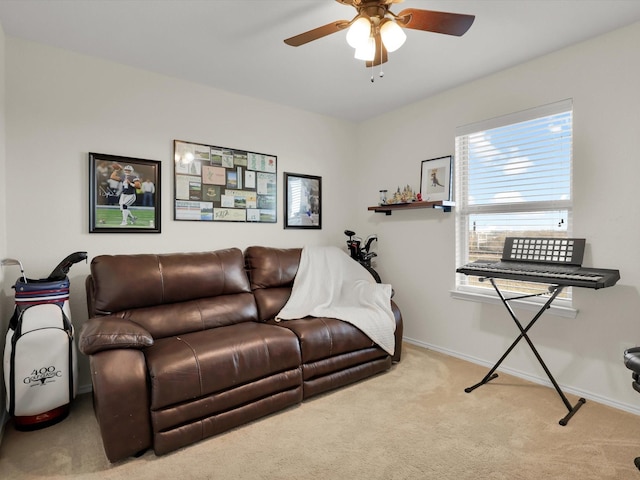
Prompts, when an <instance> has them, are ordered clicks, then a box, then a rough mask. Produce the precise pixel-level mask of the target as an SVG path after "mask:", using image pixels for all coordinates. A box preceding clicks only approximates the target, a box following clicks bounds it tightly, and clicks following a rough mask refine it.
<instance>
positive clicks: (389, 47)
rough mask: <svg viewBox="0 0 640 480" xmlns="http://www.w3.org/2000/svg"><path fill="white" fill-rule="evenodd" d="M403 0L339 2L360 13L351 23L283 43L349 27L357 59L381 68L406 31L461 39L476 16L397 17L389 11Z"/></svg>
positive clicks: (417, 13)
mask: <svg viewBox="0 0 640 480" xmlns="http://www.w3.org/2000/svg"><path fill="white" fill-rule="evenodd" d="M402 1H404V0H336V2H338V3H341V4H343V5H349V6H351V7H354V8H355V9H356V10H357V12H358V13H357V14H356V16H355V17H354V18H353V19H351V20H337V21H335V22H331V23H329V24H327V25H324V26H322V27H318V28H314V29H313V30H309V31H308V32H304V33H301V34H299V35H296V36H294V37H291V38H287V39H286V40H285V41H284V43H286V44H287V45H291V46H292V47H299V46H300V45H304V44H305V43H309V42H311V41H313V40H318V39H319V38H322V37H326V36H327V35H331V34H332V33H336V32H338V31H340V30H344V29H346V28H348V29H349V30H348V32H347V42H348V43H349V45H351V46H352V47H354V48H355V49H356V52H355V57H356V58H358V59H360V60H365V61H366V66H367V67H371V66H375V65H380V64H382V63H384V62H386V61H387V60H388V55H387V53H388V52H393V51H395V50H397V49H398V48H400V47H401V46H402V44H403V43H404V41H405V39H406V34H405V33H404V32H403V31H402V29H403V28H410V29H413V30H423V31H425V32H434V33H444V34H447V35H455V36H458V37H459V36H462V35H464V34H465V33H466V31H467V30H469V27H471V24H472V23H473V21H474V19H475V16H474V15H465V14H460V13H448V12H436V11H432V10H420V9H417V8H407V9H405V10H402V11H401V12H400V13H398V14H397V15H396V14H395V13H393V12H392V11H391V10H390V7H391V5H392V4H394V3H401V2H402Z"/></svg>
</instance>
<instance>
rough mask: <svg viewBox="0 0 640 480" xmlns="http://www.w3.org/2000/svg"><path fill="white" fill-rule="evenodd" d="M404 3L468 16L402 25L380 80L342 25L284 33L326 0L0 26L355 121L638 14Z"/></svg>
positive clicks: (75, 3)
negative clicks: (296, 43)
mask: <svg viewBox="0 0 640 480" xmlns="http://www.w3.org/2000/svg"><path fill="white" fill-rule="evenodd" d="M404 8H421V9H427V10H439V11H447V12H457V13H466V14H471V15H475V16H476V20H475V22H474V24H473V25H472V26H471V28H470V29H469V31H468V32H467V33H466V34H465V35H464V36H462V37H454V36H449V35H441V34H435V33H428V32H421V31H415V30H406V33H407V37H408V38H407V41H406V43H405V45H404V46H403V47H402V48H401V49H400V50H398V51H396V52H393V53H390V54H389V61H388V62H387V63H385V64H383V65H382V71H383V72H384V77H382V78H381V77H380V76H379V73H380V67H375V68H374V69H373V72H372V71H371V69H367V68H365V66H364V64H363V62H361V61H358V60H355V59H354V58H353V50H352V49H351V48H350V47H349V46H348V45H347V43H346V41H345V33H344V32H338V33H335V34H333V35H330V36H327V37H324V38H322V39H319V40H316V41H314V42H311V43H309V44H307V45H303V46H300V47H290V46H288V45H286V44H285V43H284V42H283V40H284V39H285V38H288V37H291V36H294V35H297V34H299V33H302V32H305V31H307V30H311V29H313V28H316V27H319V26H321V25H325V24H327V23H330V22H332V21H335V20H340V19H345V20H350V19H351V18H353V16H354V15H355V10H354V9H353V8H352V7H349V6H345V5H342V4H339V3H337V2H336V1H334V0H0V23H1V24H2V27H3V29H4V32H5V35H7V36H9V37H19V38H24V39H28V40H32V41H36V42H41V43H45V44H49V45H53V46H56V47H60V48H63V49H67V50H72V51H76V52H81V53H85V54H88V55H92V56H95V57H100V58H104V59H108V60H112V61H115V62H118V63H122V64H126V65H130V66H134V67H138V68H142V69H145V70H150V71H154V72H158V73H162V74H166V75H170V76H173V77H179V78H184V79H187V80H191V81H193V82H198V83H202V84H207V85H211V86H214V87H217V88H220V89H223V90H226V91H230V92H235V93H238V94H241V95H247V96H251V97H255V98H260V99H263V100H267V101H271V102H276V103H279V104H284V105H289V106H292V107H296V108H301V109H304V110H308V111H311V112H317V113H320V114H324V115H329V116H333V117H338V118H343V119H347V120H351V121H356V122H359V121H363V120H366V119H368V118H371V117H373V116H376V115H379V114H382V113H385V112H387V111H390V110H393V109H396V108H398V107H401V106H404V105H407V104H410V103H411V102H414V101H417V100H420V99H423V98H425V97H427V96H430V95H433V94H435V93H438V92H440V91H443V90H446V89H448V88H451V87H454V86H456V85H460V84H463V83H465V82H468V81H471V80H474V79H477V78H479V77H483V76H486V75H488V74H491V73H493V72H496V71H499V70H502V69H505V68H508V67H510V66H512V65H516V64H518V63H521V62H524V61H526V60H529V59H532V58H535V57H538V56H540V55H544V54H546V53H549V52H552V51H555V50H558V49H560V48H562V47H565V46H567V45H571V44H574V43H577V42H580V41H582V40H585V39H588V38H591V37H595V36H597V35H600V34H603V33H605V32H608V31H611V30H614V29H617V28H620V27H622V26H625V25H629V24H631V23H634V22H637V21H640V0H406V1H405V2H403V3H402V4H399V5H394V6H393V7H392V8H391V10H392V11H393V12H395V13H399V12H400V11H401V10H403V9H404ZM637 60H638V59H635V60H634V61H637ZM372 74H373V76H374V79H375V81H374V82H373V83H372V82H371V80H370V79H371V77H372Z"/></svg>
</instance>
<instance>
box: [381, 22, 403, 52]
mask: <svg viewBox="0 0 640 480" xmlns="http://www.w3.org/2000/svg"><path fill="white" fill-rule="evenodd" d="M380 36H381V37H382V43H384V46H385V48H386V49H387V52H395V51H396V50H398V49H399V48H400V47H401V46H402V45H404V42H405V40H406V39H407V34H406V33H404V31H403V30H402V27H400V25H398V24H397V23H396V22H394V21H393V20H388V19H387V21H386V22H384V23H383V24H382V26H381V27H380Z"/></svg>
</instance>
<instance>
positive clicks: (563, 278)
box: [456, 237, 620, 289]
mask: <svg viewBox="0 0 640 480" xmlns="http://www.w3.org/2000/svg"><path fill="white" fill-rule="evenodd" d="M584 247H585V239H583V238H532V237H507V238H506V239H505V244H504V248H503V252H502V259H501V260H500V261H494V260H476V261H475V262H472V263H468V264H466V265H463V266H462V267H460V268H458V269H457V270H456V272H458V273H464V274H465V275H475V276H479V277H484V278H504V279H509V280H520V281H523V282H535V283H547V284H554V285H564V286H570V287H584V288H596V289H597V288H606V287H612V286H613V285H615V284H616V282H617V281H618V280H620V272H619V271H618V270H612V269H603V268H584V267H582V266H581V264H582V258H583V256H584Z"/></svg>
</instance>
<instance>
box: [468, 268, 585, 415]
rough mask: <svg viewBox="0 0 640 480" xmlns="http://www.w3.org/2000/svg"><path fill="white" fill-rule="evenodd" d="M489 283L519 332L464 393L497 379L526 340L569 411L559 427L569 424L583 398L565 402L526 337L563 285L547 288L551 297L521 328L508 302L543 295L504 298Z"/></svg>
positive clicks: (583, 401) (545, 366)
mask: <svg viewBox="0 0 640 480" xmlns="http://www.w3.org/2000/svg"><path fill="white" fill-rule="evenodd" d="M489 281H490V282H491V285H493V288H494V289H495V291H496V292H497V293H498V296H499V297H500V300H502V303H503V304H504V306H505V307H506V309H507V310H508V312H509V315H511V318H512V319H513V321H514V322H515V323H516V325H517V326H518V329H519V330H520V335H518V337H517V338H516V339H515V340H514V342H513V343H512V344H511V346H510V347H509V348H508V349H507V351H506V352H504V354H503V355H502V357H500V360H498V362H497V363H496V364H495V365H494V366H493V368H492V369H491V370H489V373H487V374H486V375H485V377H484V378H483V379H482V380H481V381H480V382H479V383H476V384H475V385H473V386H471V387H468V388H465V389H464V391H465V392H467V393H471V392H472V391H473V390H475V389H476V388H478V387H480V386H482V385H484V384H485V383H488V382H490V381H491V380H493V379H494V378H497V377H498V374H497V373H495V371H496V370H497V369H498V367H499V366H500V364H501V363H502V362H503V361H504V359H505V358H507V356H508V355H509V354H510V353H511V351H512V350H513V349H514V348H515V346H516V345H517V344H518V343H519V342H520V340H522V339H523V338H524V339H525V340H526V342H527V343H528V344H529V347H531V350H532V351H533V354H534V355H535V356H536V358H537V359H538V362H540V365H541V366H542V368H543V369H544V371H545V373H546V374H547V376H548V377H549V380H551V383H552V384H553V386H554V387H555V389H556V391H557V392H558V395H560V398H561V399H562V402H563V403H564V405H565V407H567V410H568V411H569V413H567V415H566V416H565V417H563V418H562V419H561V420H560V422H559V423H560V425H562V426H565V425H566V424H567V423H569V420H570V419H571V417H573V415H574V414H575V413H576V412H577V411H578V409H579V408H580V407H581V406H582V405H584V403H585V402H586V400H585V399H584V398H581V399H579V400H578V403H576V404H575V405H574V406H572V405H571V403H569V400H567V397H566V396H565V394H564V393H563V392H562V390H561V389H560V387H559V386H558V383H557V382H556V380H555V379H554V378H553V375H551V372H550V371H549V369H548V368H547V365H546V364H545V363H544V361H543V360H542V357H541V356H540V354H539V353H538V350H537V349H536V347H535V346H534V345H533V342H532V341H531V339H530V338H529V335H527V332H528V331H529V330H530V329H531V327H533V325H534V324H535V323H536V322H537V321H538V319H539V318H540V317H541V316H542V314H543V313H544V312H545V310H546V309H548V308H549V307H550V306H551V303H552V302H553V301H554V300H555V299H556V297H557V296H558V295H559V294H560V292H562V290H563V289H564V286H563V285H550V286H549V292H550V293H551V296H550V297H549V299H548V300H547V302H546V303H545V304H544V305H543V306H542V308H541V309H540V310H539V311H538V313H536V315H535V316H534V317H533V319H531V321H530V322H529V323H528V324H527V326H526V327H523V326H522V324H521V323H520V321H519V320H518V318H517V317H516V315H515V313H514V312H513V309H512V308H511V305H509V303H508V302H510V301H512V300H519V299H522V298H529V297H534V296H539V295H543V294H534V295H524V296H520V297H513V298H505V297H504V295H502V292H500V290H499V289H498V287H497V285H496V283H495V281H494V279H493V278H489Z"/></svg>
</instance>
